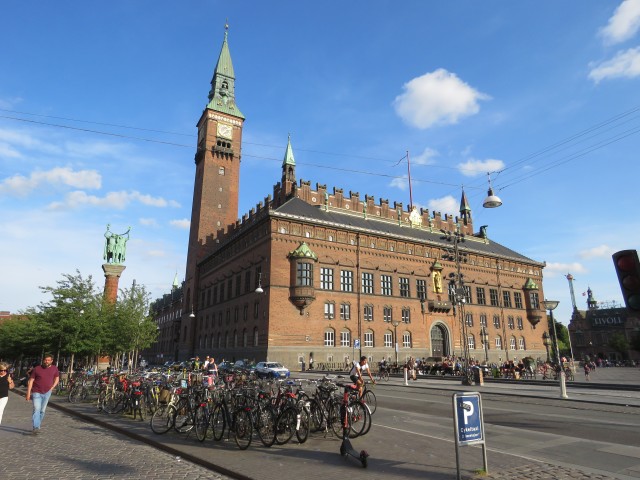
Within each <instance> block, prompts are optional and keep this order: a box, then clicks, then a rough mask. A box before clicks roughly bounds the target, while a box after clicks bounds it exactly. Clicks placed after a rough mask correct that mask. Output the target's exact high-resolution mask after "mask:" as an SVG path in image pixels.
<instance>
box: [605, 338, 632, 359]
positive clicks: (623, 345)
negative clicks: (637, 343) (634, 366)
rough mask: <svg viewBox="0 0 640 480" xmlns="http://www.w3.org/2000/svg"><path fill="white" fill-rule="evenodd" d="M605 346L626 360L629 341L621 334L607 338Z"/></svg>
mask: <svg viewBox="0 0 640 480" xmlns="http://www.w3.org/2000/svg"><path fill="white" fill-rule="evenodd" d="M607 345H608V346H609V347H611V348H613V349H614V350H615V351H616V352H618V353H620V354H621V355H622V358H627V353H628V351H629V347H630V345H629V341H628V340H627V338H626V337H625V336H624V335H623V334H621V333H614V334H613V335H611V336H610V337H609V342H608V343H607Z"/></svg>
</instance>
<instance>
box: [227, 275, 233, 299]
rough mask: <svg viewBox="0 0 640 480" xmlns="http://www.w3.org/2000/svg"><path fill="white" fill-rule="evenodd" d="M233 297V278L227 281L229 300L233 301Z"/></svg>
mask: <svg viewBox="0 0 640 480" xmlns="http://www.w3.org/2000/svg"><path fill="white" fill-rule="evenodd" d="M232 295H233V278H230V279H229V280H227V300H231V298H232Z"/></svg>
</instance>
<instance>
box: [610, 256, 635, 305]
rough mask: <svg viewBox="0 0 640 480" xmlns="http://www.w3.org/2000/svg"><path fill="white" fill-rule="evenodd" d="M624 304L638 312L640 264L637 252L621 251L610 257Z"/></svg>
mask: <svg viewBox="0 0 640 480" xmlns="http://www.w3.org/2000/svg"><path fill="white" fill-rule="evenodd" d="M612 257H613V265H614V266H615V267H616V273H617V274H618V281H619V282H620V289H621V290H622V296H623V297H624V304H625V305H626V306H627V308H628V309H629V310H636V311H640V262H639V261H638V252H637V250H621V251H619V252H616V253H614V254H613V255H612Z"/></svg>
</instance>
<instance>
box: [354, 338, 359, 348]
mask: <svg viewBox="0 0 640 480" xmlns="http://www.w3.org/2000/svg"><path fill="white" fill-rule="evenodd" d="M353 348H360V339H359V338H356V339H355V340H354V341H353Z"/></svg>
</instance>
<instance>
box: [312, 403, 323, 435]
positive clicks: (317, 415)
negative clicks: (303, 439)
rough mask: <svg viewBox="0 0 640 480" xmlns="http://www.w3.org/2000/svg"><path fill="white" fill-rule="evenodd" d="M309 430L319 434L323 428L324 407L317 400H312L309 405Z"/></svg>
mask: <svg viewBox="0 0 640 480" xmlns="http://www.w3.org/2000/svg"><path fill="white" fill-rule="evenodd" d="M309 416H310V418H309V428H310V430H311V431H312V432H318V431H320V430H322V427H323V421H322V419H323V415H322V406H321V405H320V402H318V401H317V400H316V399H313V400H311V404H310V405H309Z"/></svg>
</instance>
